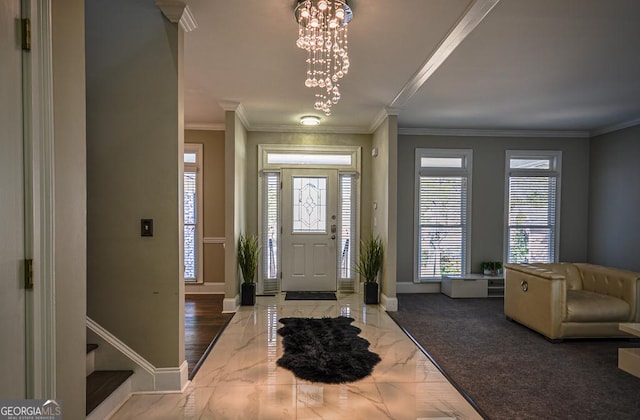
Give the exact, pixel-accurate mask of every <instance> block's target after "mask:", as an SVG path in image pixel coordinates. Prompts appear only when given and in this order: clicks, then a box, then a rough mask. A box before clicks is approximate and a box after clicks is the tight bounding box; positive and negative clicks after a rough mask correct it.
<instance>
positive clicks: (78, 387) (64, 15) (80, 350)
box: [39, 0, 87, 419]
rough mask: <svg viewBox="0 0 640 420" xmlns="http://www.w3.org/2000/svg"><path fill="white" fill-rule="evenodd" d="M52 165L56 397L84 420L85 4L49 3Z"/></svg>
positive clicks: (66, 413)
mask: <svg viewBox="0 0 640 420" xmlns="http://www.w3.org/2000/svg"><path fill="white" fill-rule="evenodd" d="M51 13H52V47H53V57H54V59H53V92H54V100H53V102H54V103H53V107H54V139H55V140H54V165H55V186H54V187H55V209H54V214H55V312H56V320H55V328H56V331H55V333H56V343H55V345H56V395H55V396H52V395H42V396H39V398H51V397H55V398H56V399H59V400H62V401H63V405H64V417H65V418H69V419H80V418H85V384H86V373H85V364H84V362H83V360H84V359H85V353H86V347H85V337H86V322H85V315H86V276H87V274H86V259H85V256H86V233H87V232H86V209H87V206H86V191H87V184H86V155H85V140H86V137H85V68H84V60H85V51H84V16H83V14H84V1H82V0H57V1H54V2H51Z"/></svg>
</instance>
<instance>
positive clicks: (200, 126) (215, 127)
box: [184, 123, 225, 131]
mask: <svg viewBox="0 0 640 420" xmlns="http://www.w3.org/2000/svg"><path fill="white" fill-rule="evenodd" d="M184 129H185V130H201V131H224V129H225V127H224V123H186V124H185V125H184Z"/></svg>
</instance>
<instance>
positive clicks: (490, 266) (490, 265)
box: [480, 261, 502, 276]
mask: <svg viewBox="0 0 640 420" xmlns="http://www.w3.org/2000/svg"><path fill="white" fill-rule="evenodd" d="M480 269H481V270H482V273H483V274H484V275H485V276H497V275H499V274H501V273H502V262H501V261H485V262H483V263H481V264H480Z"/></svg>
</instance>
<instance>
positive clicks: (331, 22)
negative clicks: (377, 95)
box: [295, 0, 353, 116]
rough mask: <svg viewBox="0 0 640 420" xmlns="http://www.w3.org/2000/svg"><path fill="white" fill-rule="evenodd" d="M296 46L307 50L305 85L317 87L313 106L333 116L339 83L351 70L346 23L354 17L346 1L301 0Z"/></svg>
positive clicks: (298, 12)
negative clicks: (332, 111) (332, 107)
mask: <svg viewBox="0 0 640 420" xmlns="http://www.w3.org/2000/svg"><path fill="white" fill-rule="evenodd" d="M295 15H296V21H297V22H298V24H299V28H298V40H297V41H296V45H297V46H298V47H299V48H301V49H303V50H305V51H307V73H306V79H305V82H304V85H305V86H306V87H309V88H315V89H316V94H315V98H316V100H315V103H314V108H315V109H316V110H318V111H323V112H324V113H325V114H326V115H327V116H328V115H331V106H332V105H335V104H337V103H338V101H339V100H340V97H341V95H340V83H339V80H340V79H342V78H343V77H344V76H345V75H346V74H347V73H348V72H349V54H348V40H347V25H348V23H349V22H350V21H351V18H352V17H353V13H352V12H351V8H350V7H349V6H348V5H347V3H346V1H343V0H299V1H298V6H297V7H296V10H295Z"/></svg>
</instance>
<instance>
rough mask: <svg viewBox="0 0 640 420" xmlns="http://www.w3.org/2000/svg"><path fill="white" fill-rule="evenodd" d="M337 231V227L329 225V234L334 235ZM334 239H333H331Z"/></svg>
mask: <svg viewBox="0 0 640 420" xmlns="http://www.w3.org/2000/svg"><path fill="white" fill-rule="evenodd" d="M336 230H337V226H336V225H331V233H336ZM332 239H334V238H332Z"/></svg>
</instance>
